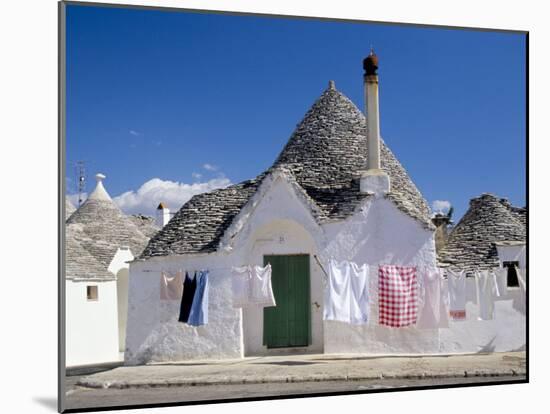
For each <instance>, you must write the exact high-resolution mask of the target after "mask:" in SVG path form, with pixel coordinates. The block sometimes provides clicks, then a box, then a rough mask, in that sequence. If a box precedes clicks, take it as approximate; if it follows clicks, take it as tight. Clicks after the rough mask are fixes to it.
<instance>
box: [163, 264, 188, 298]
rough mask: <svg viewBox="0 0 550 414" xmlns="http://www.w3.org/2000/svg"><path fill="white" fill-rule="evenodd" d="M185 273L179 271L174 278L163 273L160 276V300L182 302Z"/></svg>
mask: <svg viewBox="0 0 550 414" xmlns="http://www.w3.org/2000/svg"><path fill="white" fill-rule="evenodd" d="M182 274H183V272H182V271H181V270H179V271H177V272H176V274H175V275H174V276H171V275H170V274H169V273H168V272H166V271H163V272H161V274H160V300H181V296H182V294H183V280H182V279H183V278H182Z"/></svg>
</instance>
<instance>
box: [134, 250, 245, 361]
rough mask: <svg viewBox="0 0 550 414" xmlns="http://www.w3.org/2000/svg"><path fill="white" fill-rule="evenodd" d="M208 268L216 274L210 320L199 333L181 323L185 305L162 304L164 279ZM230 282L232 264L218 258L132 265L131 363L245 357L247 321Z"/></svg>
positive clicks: (211, 280)
mask: <svg viewBox="0 0 550 414" xmlns="http://www.w3.org/2000/svg"><path fill="white" fill-rule="evenodd" d="M230 266H231V265H229V269H230ZM202 268H207V269H209V270H210V273H209V308H208V313H209V320H208V324H206V325H203V326H199V327H193V326H189V325H187V324H184V323H181V322H179V321H178V317H179V309H180V302H179V301H160V274H161V271H169V272H176V271H177V270H179V269H182V270H184V271H185V270H189V271H194V270H199V269H202ZM229 276H230V273H229V270H228V269H227V258H225V257H220V256H219V255H214V254H213V255H208V256H198V257H171V258H167V259H161V260H148V261H146V262H134V263H131V265H130V284H129V296H128V321H127V329H126V351H125V362H126V363H128V364H138V363H144V362H151V361H168V360H186V359H207V358H212V359H220V358H240V357H242V356H243V354H242V349H243V346H242V325H241V316H240V310H239V309H235V308H233V306H232V302H231V300H232V296H231V279H230V278H229Z"/></svg>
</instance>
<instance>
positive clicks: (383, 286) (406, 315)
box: [378, 265, 418, 328]
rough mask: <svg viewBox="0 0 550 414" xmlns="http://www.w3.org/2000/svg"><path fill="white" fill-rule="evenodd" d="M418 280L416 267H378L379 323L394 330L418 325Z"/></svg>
mask: <svg viewBox="0 0 550 414" xmlns="http://www.w3.org/2000/svg"><path fill="white" fill-rule="evenodd" d="M417 317H418V280H417V275H416V267H409V266H395V265H381V266H379V267H378V323H379V324H380V325H385V326H389V327H392V328H402V327H406V326H411V325H415V324H416V320H417Z"/></svg>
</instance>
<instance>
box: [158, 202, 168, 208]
mask: <svg viewBox="0 0 550 414" xmlns="http://www.w3.org/2000/svg"><path fill="white" fill-rule="evenodd" d="M165 208H166V206H165V205H164V203H162V202H160V203H159V206H158V207H157V210H164V209H165Z"/></svg>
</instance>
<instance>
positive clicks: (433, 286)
mask: <svg viewBox="0 0 550 414" xmlns="http://www.w3.org/2000/svg"><path fill="white" fill-rule="evenodd" d="M441 273H442V272H441V270H440V269H437V268H432V269H425V270H423V271H422V272H421V278H422V280H423V288H424V289H423V290H424V294H423V298H424V300H423V306H422V309H421V310H420V312H419V316H418V321H417V322H416V327H417V328H419V329H438V328H448V327H449V317H448V310H447V306H448V305H447V302H448V301H446V300H445V292H444V291H443V290H442V286H441V279H442V274H441Z"/></svg>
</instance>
